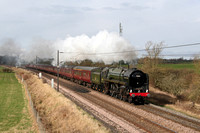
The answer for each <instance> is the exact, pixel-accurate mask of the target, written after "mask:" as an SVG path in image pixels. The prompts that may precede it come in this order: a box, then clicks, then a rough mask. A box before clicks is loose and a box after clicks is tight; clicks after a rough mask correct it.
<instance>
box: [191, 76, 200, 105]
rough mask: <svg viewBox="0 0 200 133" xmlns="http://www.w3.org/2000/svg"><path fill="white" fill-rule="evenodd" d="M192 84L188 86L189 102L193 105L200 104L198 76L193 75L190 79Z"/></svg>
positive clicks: (199, 80) (199, 79) (199, 77)
mask: <svg viewBox="0 0 200 133" xmlns="http://www.w3.org/2000/svg"><path fill="white" fill-rule="evenodd" d="M192 79H193V80H192V83H191V85H190V88H189V90H190V93H189V97H188V98H189V100H191V101H192V102H194V103H196V102H197V103H200V76H199V75H195V76H193V78H192Z"/></svg>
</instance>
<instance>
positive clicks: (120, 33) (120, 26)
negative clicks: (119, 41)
mask: <svg viewBox="0 0 200 133" xmlns="http://www.w3.org/2000/svg"><path fill="white" fill-rule="evenodd" d="M119 36H122V24H121V23H119Z"/></svg>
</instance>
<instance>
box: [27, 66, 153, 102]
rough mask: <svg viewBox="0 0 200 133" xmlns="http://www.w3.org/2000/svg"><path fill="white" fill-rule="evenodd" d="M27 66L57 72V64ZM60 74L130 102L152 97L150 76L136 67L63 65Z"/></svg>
mask: <svg viewBox="0 0 200 133" xmlns="http://www.w3.org/2000/svg"><path fill="white" fill-rule="evenodd" d="M26 67H27V68H32V69H37V70H41V71H44V72H47V73H51V74H57V67H55V66H50V65H27V66H26ZM59 75H60V77H63V78H66V79H68V80H71V81H73V82H75V83H78V84H81V85H84V86H87V87H90V88H92V89H94V90H98V91H100V92H103V93H104V94H109V95H111V96H113V97H116V98H119V99H121V100H124V101H128V102H129V103H132V102H134V103H135V102H139V103H144V102H145V100H146V98H148V97H150V94H149V77H148V75H147V74H146V73H143V72H142V71H141V70H138V69H136V68H133V69H125V68H109V67H105V68H100V67H85V66H62V67H61V68H60V69H59Z"/></svg>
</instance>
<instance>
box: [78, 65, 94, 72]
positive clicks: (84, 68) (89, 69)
mask: <svg viewBox="0 0 200 133" xmlns="http://www.w3.org/2000/svg"><path fill="white" fill-rule="evenodd" d="M96 68H98V67H86V66H76V67H74V69H75V70H76V69H77V70H87V71H92V70H93V69H96Z"/></svg>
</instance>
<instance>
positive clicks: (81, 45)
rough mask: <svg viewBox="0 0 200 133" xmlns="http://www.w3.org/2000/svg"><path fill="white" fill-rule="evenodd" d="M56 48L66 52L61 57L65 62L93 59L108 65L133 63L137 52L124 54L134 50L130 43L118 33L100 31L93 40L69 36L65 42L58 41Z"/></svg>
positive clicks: (85, 37) (84, 36) (81, 36)
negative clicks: (123, 62) (120, 62)
mask: <svg viewBox="0 0 200 133" xmlns="http://www.w3.org/2000/svg"><path fill="white" fill-rule="evenodd" d="M55 46H57V49H59V50H60V51H64V52H66V53H65V54H61V56H60V58H61V60H63V61H75V60H84V59H91V60H92V61H95V62H96V61H102V60H103V61H104V62H105V63H106V64H108V63H112V62H113V61H115V62H116V61H119V60H124V61H128V62H131V61H133V60H135V59H136V53H135V52H126V53H125V52H123V51H130V50H133V49H134V48H133V46H132V45H131V44H130V43H129V42H128V41H126V40H125V39H124V38H123V37H120V36H119V35H118V34H117V33H109V32H107V31H100V32H99V33H98V34H97V35H95V36H92V37H91V38H90V37H88V36H87V35H80V36H76V37H71V36H68V37H67V38H66V39H64V40H57V41H56V42H55ZM116 52H121V53H116ZM67 53H68V54H67ZM95 53H96V54H95Z"/></svg>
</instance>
